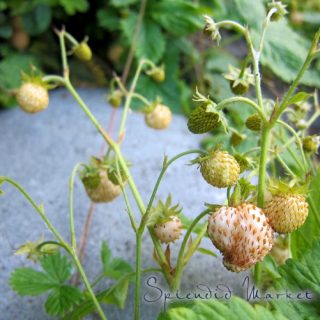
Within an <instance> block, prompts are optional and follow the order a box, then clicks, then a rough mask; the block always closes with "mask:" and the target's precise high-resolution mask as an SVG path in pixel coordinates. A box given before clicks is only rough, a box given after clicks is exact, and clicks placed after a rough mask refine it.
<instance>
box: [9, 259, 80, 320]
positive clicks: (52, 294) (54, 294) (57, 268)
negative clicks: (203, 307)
mask: <svg viewBox="0 0 320 320" xmlns="http://www.w3.org/2000/svg"><path fill="white" fill-rule="evenodd" d="M40 263H41V266H42V269H43V271H37V270H34V269H32V268H19V269H16V270H15V271H14V272H13V273H12V274H11V277H10V285H11V287H12V289H13V290H14V291H16V292H17V293H18V294H20V295H30V296H37V295H40V294H43V293H45V292H48V291H49V296H48V299H47V301H46V303H45V306H46V310H47V312H48V314H50V315H60V316H62V315H63V314H64V313H65V312H66V311H70V309H71V308H72V307H73V306H74V305H75V304H77V303H78V302H79V300H80V299H81V298H82V294H81V292H80V291H79V289H77V288H74V287H71V286H69V285H67V284H66V281H67V280H69V279H70V277H71V273H72V265H71V263H70V262H69V261H68V259H67V257H66V256H62V255H60V253H56V254H54V255H50V256H45V257H42V258H41V259H40Z"/></svg>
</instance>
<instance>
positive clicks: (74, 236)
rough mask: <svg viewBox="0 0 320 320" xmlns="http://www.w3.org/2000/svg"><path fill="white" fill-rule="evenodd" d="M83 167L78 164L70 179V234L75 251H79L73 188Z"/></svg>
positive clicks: (81, 164)
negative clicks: (76, 177) (75, 228)
mask: <svg viewBox="0 0 320 320" xmlns="http://www.w3.org/2000/svg"><path fill="white" fill-rule="evenodd" d="M80 166H83V163H81V162H80V163H77V164H76V165H75V167H74V168H73V170H72V173H71V176H70V178H69V209H70V234H71V246H72V248H73V249H74V251H76V250H77V240H76V234H75V230H74V215H73V187H74V180H75V176H76V174H77V172H78V170H79V168H80Z"/></svg>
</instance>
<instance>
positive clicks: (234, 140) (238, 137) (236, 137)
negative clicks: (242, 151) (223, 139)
mask: <svg viewBox="0 0 320 320" xmlns="http://www.w3.org/2000/svg"><path fill="white" fill-rule="evenodd" d="M245 139H246V136H245V135H243V134H240V133H238V132H233V133H232V135H231V138H230V143H231V144H232V145H233V146H234V147H236V146H238V145H239V144H240V143H241V142H243V141H244V140H245Z"/></svg>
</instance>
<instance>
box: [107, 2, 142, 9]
mask: <svg viewBox="0 0 320 320" xmlns="http://www.w3.org/2000/svg"><path fill="white" fill-rule="evenodd" d="M137 2H138V0H111V1H110V4H111V5H113V6H114V7H116V8H121V7H126V6H128V5H130V4H134V3H137Z"/></svg>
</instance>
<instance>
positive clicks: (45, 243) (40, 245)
mask: <svg viewBox="0 0 320 320" xmlns="http://www.w3.org/2000/svg"><path fill="white" fill-rule="evenodd" d="M48 244H53V245H56V246H59V247H61V248H63V249H65V250H66V251H67V252H68V253H69V248H66V247H65V246H64V245H63V244H62V243H61V242H57V241H50V240H49V241H44V242H41V243H40V244H39V245H37V247H36V249H37V250H40V249H41V248H42V247H43V246H46V245H48Z"/></svg>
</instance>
